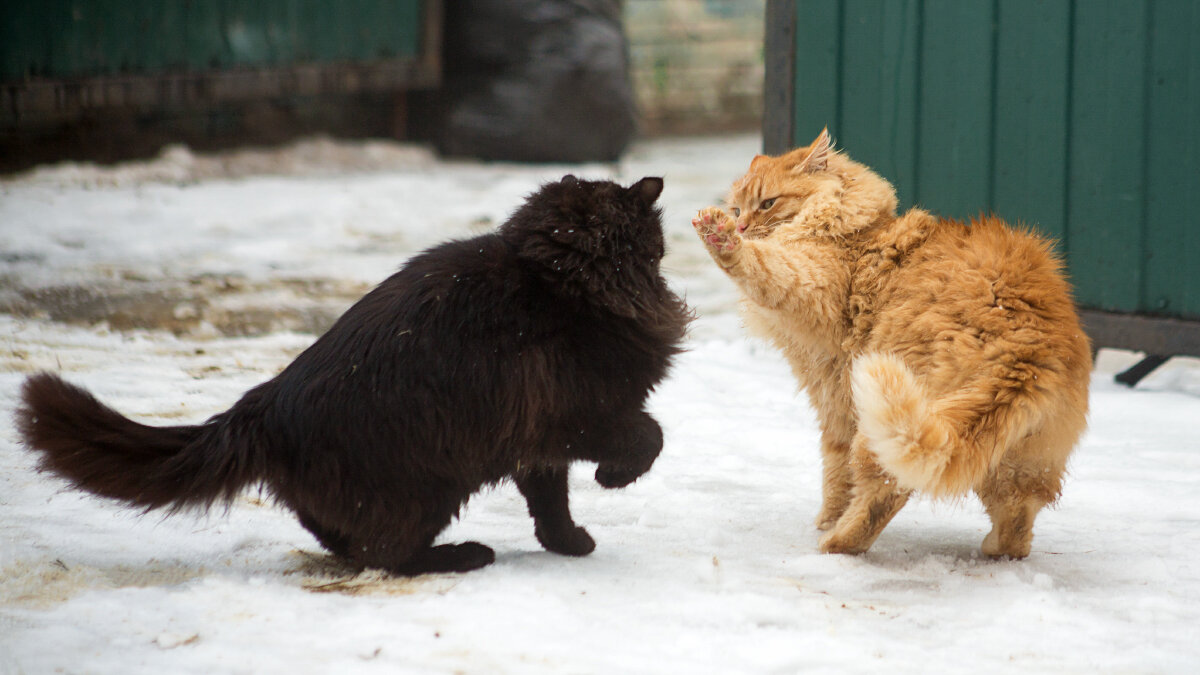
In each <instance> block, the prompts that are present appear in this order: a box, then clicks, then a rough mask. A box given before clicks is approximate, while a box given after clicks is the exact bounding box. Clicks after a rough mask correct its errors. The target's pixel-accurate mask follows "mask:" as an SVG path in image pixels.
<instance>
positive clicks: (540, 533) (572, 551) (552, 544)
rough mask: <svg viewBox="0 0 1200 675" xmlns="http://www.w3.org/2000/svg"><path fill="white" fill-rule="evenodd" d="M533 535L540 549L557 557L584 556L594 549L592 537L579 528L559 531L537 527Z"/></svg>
mask: <svg viewBox="0 0 1200 675" xmlns="http://www.w3.org/2000/svg"><path fill="white" fill-rule="evenodd" d="M534 534H535V535H537V540H538V543H539V544H541V545H542V548H544V549H546V550H547V551H550V552H551V553H558V554H559V555H571V556H584V555H587V554H589V553H591V552H592V551H594V550H595V549H596V541H595V540H594V539H592V535H590V534H588V531H587V530H585V529H583V528H582V527H579V526H573V527H571V528H569V529H562V530H559V529H549V528H543V527H542V526H541V525H538V526H537V528H536V529H535V530H534Z"/></svg>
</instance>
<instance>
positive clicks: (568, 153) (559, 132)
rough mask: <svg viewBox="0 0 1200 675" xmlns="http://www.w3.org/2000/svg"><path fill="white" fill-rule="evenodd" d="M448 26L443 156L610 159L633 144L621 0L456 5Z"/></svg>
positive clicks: (466, 1)
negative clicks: (617, 0) (618, 0)
mask: <svg viewBox="0 0 1200 675" xmlns="http://www.w3.org/2000/svg"><path fill="white" fill-rule="evenodd" d="M446 21H447V24H446V43H445V46H444V49H445V55H446V73H445V74H446V77H445V86H444V89H443V92H442V100H443V104H442V117H441V119H440V120H439V121H438V123H437V124H436V127H437V130H436V131H435V139H434V140H435V144H436V145H437V147H438V150H439V151H440V152H442V153H443V154H447V155H460V156H463V155H465V156H472V157H479V158H483V159H491V160H507V161H524V162H585V161H613V160H616V159H617V158H618V157H620V155H621V152H622V151H623V150H624V149H625V147H626V146H627V145H628V144H629V142H630V141H631V140H632V139H633V137H634V134H635V133H636V131H637V112H636V107H635V104H634V100H633V88H632V85H631V84H630V81H629V61H628V49H627V45H626V41H625V36H624V32H623V30H622V27H621V9H620V3H619V2H616V1H615V0H577V1H570V0H456V1H455V2H451V3H447V16H446Z"/></svg>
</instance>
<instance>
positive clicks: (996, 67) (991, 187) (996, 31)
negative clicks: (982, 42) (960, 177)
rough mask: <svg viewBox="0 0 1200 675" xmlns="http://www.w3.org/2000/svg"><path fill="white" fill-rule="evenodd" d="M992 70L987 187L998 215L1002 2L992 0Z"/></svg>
mask: <svg viewBox="0 0 1200 675" xmlns="http://www.w3.org/2000/svg"><path fill="white" fill-rule="evenodd" d="M991 24H992V25H991V29H992V40H991V43H992V44H991V49H992V64H991V65H992V68H991V73H990V77H991V78H992V81H991V83H990V85H991V86H990V90H991V92H990V94H989V97H990V99H991V100H990V101H989V103H990V105H988V116H989V117H988V149H987V153H988V186H987V209H988V211H990V212H991V213H992V214H995V213H996V107H997V106H998V104H999V102H1000V100H999V97H998V96H997V92H998V91H999V84H998V83H997V80H998V79H999V73H1000V0H992V22H991Z"/></svg>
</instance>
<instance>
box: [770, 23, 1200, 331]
mask: <svg viewBox="0 0 1200 675" xmlns="http://www.w3.org/2000/svg"><path fill="white" fill-rule="evenodd" d="M794 8H795V10H794V11H795V17H794V19H795V25H794V40H795V53H794V68H793V70H792V72H793V77H794V82H793V83H792V84H793V85H794V90H793V91H792V93H791V104H790V105H791V108H792V119H791V120H790V124H789V125H788V126H790V131H791V141H792V144H793V145H801V144H806V143H808V142H809V141H810V140H811V139H812V138H814V137H815V136H816V134H817V133H818V132H819V131H820V129H821V127H823V126H825V125H829V128H830V130H831V132H832V133H833V135H834V136H835V138H836V139H837V141H838V144H839V146H841V147H843V148H845V149H846V150H847V151H848V152H849V153H850V154H851V155H852V156H853V157H855V158H857V159H859V160H860V161H863V162H865V163H867V164H869V165H872V166H874V167H875V168H876V169H877V170H878V171H880V172H881V173H882V174H884V175H885V176H887V177H888V178H889V179H891V180H892V181H893V182H894V183H895V185H896V187H897V190H898V191H899V193H900V197H901V200H902V201H903V202H904V203H905V204H906V205H912V204H919V205H922V206H925V207H927V208H930V209H932V210H934V211H937V212H938V213H941V214H945V215H950V216H956V217H968V216H971V215H973V214H977V213H979V212H981V211H987V210H991V211H994V212H996V213H998V214H999V215H1001V216H1003V217H1005V218H1007V219H1010V220H1012V221H1021V222H1024V223H1027V224H1030V225H1034V226H1036V227H1037V228H1039V229H1040V230H1042V231H1043V232H1046V233H1047V234H1049V235H1051V236H1053V237H1055V238H1057V239H1058V240H1059V241H1060V242H1061V245H1062V247H1063V250H1064V251H1065V252H1066V254H1067V258H1068V263H1069V267H1070V273H1071V276H1072V278H1073V281H1074V283H1075V285H1076V296H1077V299H1078V300H1079V302H1080V304H1081V305H1083V306H1085V307H1091V308H1095V309H1100V310H1105V311H1115V312H1140V313H1151V314H1159V315H1165V316H1174V317H1183V318H1192V319H1194V318H1200V215H1198V214H1200V3H1197V2H1195V1H1193V0H1075V1H1068V0H796V1H795V3H794ZM770 30H771V27H770V26H768V31H770Z"/></svg>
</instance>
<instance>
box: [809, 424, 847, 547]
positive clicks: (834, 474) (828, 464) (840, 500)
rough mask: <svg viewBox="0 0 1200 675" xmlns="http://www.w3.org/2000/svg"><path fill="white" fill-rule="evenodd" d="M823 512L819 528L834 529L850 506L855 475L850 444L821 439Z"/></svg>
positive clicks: (819, 519)
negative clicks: (851, 468) (851, 463)
mask: <svg viewBox="0 0 1200 675" xmlns="http://www.w3.org/2000/svg"><path fill="white" fill-rule="evenodd" d="M821 463H822V484H821V512H820V513H818V514H817V529H818V530H821V531H825V530H829V529H832V528H833V526H834V525H835V524H836V523H837V521H838V519H839V518H841V517H842V514H843V513H845V512H846V508H847V507H848V506H850V491H851V488H852V487H853V485H854V483H853V475H852V474H851V471H850V444H849V443H840V442H837V441H831V440H829V439H827V438H822V439H821Z"/></svg>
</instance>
